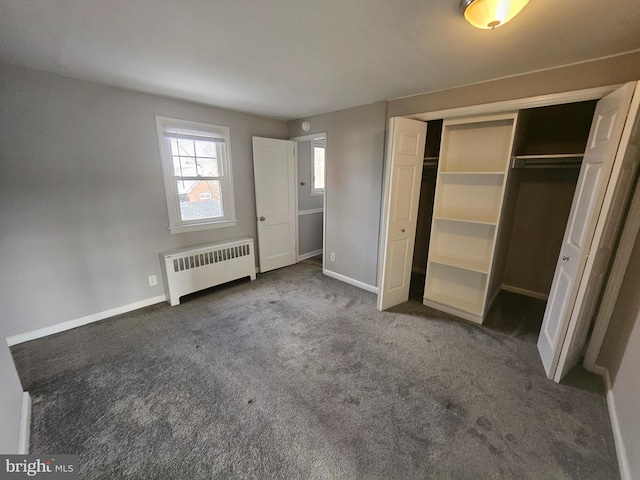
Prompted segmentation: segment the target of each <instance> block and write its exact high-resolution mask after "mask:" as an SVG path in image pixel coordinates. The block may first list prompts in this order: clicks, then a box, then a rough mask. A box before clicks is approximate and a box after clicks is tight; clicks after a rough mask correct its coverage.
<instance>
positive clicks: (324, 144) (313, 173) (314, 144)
mask: <svg viewBox="0 0 640 480" xmlns="http://www.w3.org/2000/svg"><path fill="white" fill-rule="evenodd" d="M309 143H310V144H311V147H310V148H311V193H310V194H309V196H311V197H315V196H320V195H324V188H315V183H316V182H315V180H316V161H315V157H316V152H315V147H321V148H324V155H325V165H324V170H325V172H326V169H327V166H326V161H327V142H326V138H319V137H318V138H314V139H313V140H311V141H310V142H309ZM320 143H322V145H320ZM324 181H325V187H326V182H327V179H326V177H325V180H324Z"/></svg>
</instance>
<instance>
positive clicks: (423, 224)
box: [409, 120, 442, 303]
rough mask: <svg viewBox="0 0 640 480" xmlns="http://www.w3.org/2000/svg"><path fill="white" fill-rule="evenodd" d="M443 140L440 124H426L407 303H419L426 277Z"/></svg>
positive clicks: (434, 122) (437, 122)
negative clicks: (439, 157)
mask: <svg viewBox="0 0 640 480" xmlns="http://www.w3.org/2000/svg"><path fill="white" fill-rule="evenodd" d="M441 137H442V120H432V121H429V122H428V123H427V138H426V143H425V148H424V161H423V163H422V181H421V183H420V200H419V202H418V223H417V226H416V242H415V245H414V249H413V260H412V264H411V284H410V287H409V299H410V300H415V301H418V302H420V303H422V296H423V293H424V282H425V275H426V273H427V255H428V252H429V239H430V236H431V218H432V216H433V203H434V199H435V194H436V178H437V175H438V156H439V155H440V140H441Z"/></svg>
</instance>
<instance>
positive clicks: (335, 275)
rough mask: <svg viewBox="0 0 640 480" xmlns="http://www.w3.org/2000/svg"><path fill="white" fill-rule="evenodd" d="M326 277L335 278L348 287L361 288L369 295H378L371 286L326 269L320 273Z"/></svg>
mask: <svg viewBox="0 0 640 480" xmlns="http://www.w3.org/2000/svg"><path fill="white" fill-rule="evenodd" d="M322 273H324V274H325V275H326V276H327V277H331V278H335V279H336V280H340V281H341V282H344V283H348V284H349V285H353V286H354V287H358V288H361V289H363V290H366V291H367V292H371V293H376V294H377V293H378V287H374V286H373V285H369V284H367V283H364V282H361V281H359V280H354V279H353V278H350V277H346V276H344V275H341V274H339V273H336V272H332V271H331V270H327V269H326V268H325V269H324V271H323V272H322Z"/></svg>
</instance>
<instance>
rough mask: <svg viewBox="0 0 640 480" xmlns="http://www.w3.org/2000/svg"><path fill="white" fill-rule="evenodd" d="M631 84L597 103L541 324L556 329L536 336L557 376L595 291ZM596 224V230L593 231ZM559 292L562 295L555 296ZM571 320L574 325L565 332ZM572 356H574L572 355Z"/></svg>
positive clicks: (544, 328) (547, 366)
mask: <svg viewBox="0 0 640 480" xmlns="http://www.w3.org/2000/svg"><path fill="white" fill-rule="evenodd" d="M635 88H636V85H635V83H630V84H627V85H625V86H623V87H621V88H619V89H618V90H616V91H615V92H613V93H611V94H610V95H607V96H606V97H604V98H603V99H602V100H600V101H599V102H598V105H597V107H596V112H595V116H594V121H593V125H592V128H591V132H590V134H589V140H588V141H587V151H586V152H585V155H584V159H583V164H582V168H581V171H580V176H579V178H578V185H577V188H576V194H575V196H574V201H573V204H572V207H571V213H570V214H569V223H568V225H567V229H566V232H565V237H564V240H563V245H562V248H561V251H560V257H559V259H558V265H557V267H556V274H555V275H554V280H553V283H552V286H551V294H550V299H554V301H550V302H549V303H548V304H547V309H546V310H545V315H544V319H543V324H542V331H543V332H554V335H547V334H545V335H540V337H539V338H538V350H539V352H540V357H541V359H542V363H543V365H544V368H545V371H546V373H547V376H548V377H549V378H552V379H554V380H556V381H560V379H561V378H562V376H563V375H564V373H566V371H567V369H568V368H570V367H571V366H572V365H571V366H570V365H569V363H570V362H567V360H568V358H569V355H568V351H569V350H570V345H571V344H572V343H574V342H572V340H573V336H574V335H575V334H576V332H580V328H577V323H578V319H579V318H580V317H581V316H582V318H583V321H584V313H586V312H585V311H584V310H585V307H586V306H588V304H589V298H588V297H587V296H586V295H587V293H588V292H589V291H590V292H596V290H594V289H593V288H590V285H589V283H590V281H593V282H597V278H598V276H599V273H598V272H597V271H593V266H594V260H595V256H596V255H595V253H596V251H597V249H598V248H599V242H600V240H601V239H602V236H601V234H602V231H603V229H604V225H605V224H606V222H607V217H608V215H609V212H610V211H612V210H610V207H611V198H610V199H609V201H607V202H605V201H604V200H605V195H607V196H610V195H612V194H613V189H615V187H616V184H617V179H616V178H613V177H612V172H615V171H616V170H617V171H619V169H620V167H621V163H622V162H617V166H616V165H615V164H616V158H617V156H616V154H617V152H618V147H619V146H620V144H621V138H622V134H623V130H624V129H625V123H626V118H627V112H629V108H630V105H631V100H632V98H633V94H634V90H635ZM636 108H637V107H636ZM612 181H613V183H612ZM597 230H598V231H599V232H600V234H599V235H595V234H596V231H597ZM590 251H591V258H589V254H590ZM588 260H589V261H588ZM595 294H596V293H592V295H595ZM560 298H562V299H563V300H562V301H558V300H557V299H560ZM570 324H572V325H573V327H572V329H571V332H569V333H568V330H569V327H570ZM574 345H575V343H574ZM563 352H564V353H563ZM574 353H575V350H574ZM561 354H562V355H563V359H562V362H561V358H560V357H561ZM571 360H572V361H573V360H575V356H572V358H571Z"/></svg>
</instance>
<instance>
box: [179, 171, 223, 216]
mask: <svg viewBox="0 0 640 480" xmlns="http://www.w3.org/2000/svg"><path fill="white" fill-rule="evenodd" d="M177 182H178V195H179V197H180V217H181V219H182V221H189V220H203V219H208V218H220V217H224V206H223V203H222V196H221V190H220V181H219V180H212V181H205V180H201V181H185V180H178V181H177Z"/></svg>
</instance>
